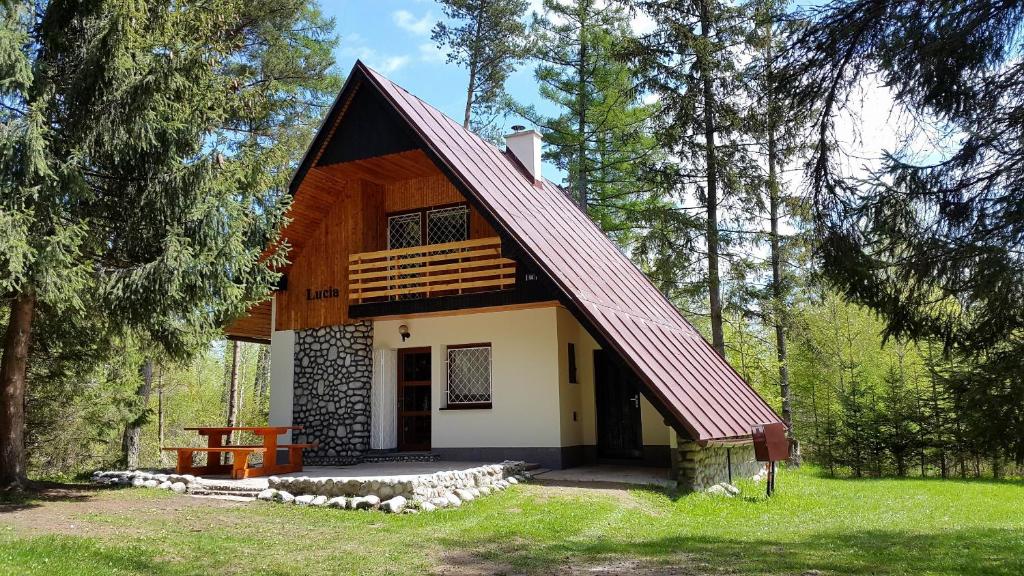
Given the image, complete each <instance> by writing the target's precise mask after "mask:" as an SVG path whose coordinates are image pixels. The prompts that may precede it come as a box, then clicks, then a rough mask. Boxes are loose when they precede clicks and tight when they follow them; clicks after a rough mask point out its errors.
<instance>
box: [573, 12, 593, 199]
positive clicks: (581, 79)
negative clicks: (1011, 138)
mask: <svg viewBox="0 0 1024 576" xmlns="http://www.w3.org/2000/svg"><path fill="white" fill-rule="evenodd" d="M584 32H585V26H584V25H583V24H582V23H581V24H580V35H579V40H580V53H579V60H577V62H576V64H577V71H576V73H577V74H578V78H577V80H578V82H577V85H576V86H577V87H576V90H577V93H576V105H577V110H576V131H577V132H578V133H579V139H580V140H579V149H578V150H577V152H576V154H577V156H578V161H579V165H578V166H577V167H576V198H577V201H578V202H579V203H580V209H581V210H583V213H584V214H589V212H588V211H587V208H588V206H589V204H590V198H588V196H589V195H588V193H587V192H588V190H587V188H588V186H590V183H589V182H588V181H587V41H586V38H585V34H584Z"/></svg>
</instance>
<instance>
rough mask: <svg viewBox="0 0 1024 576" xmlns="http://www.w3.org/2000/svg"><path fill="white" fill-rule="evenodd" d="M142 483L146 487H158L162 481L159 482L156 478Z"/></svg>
mask: <svg viewBox="0 0 1024 576" xmlns="http://www.w3.org/2000/svg"><path fill="white" fill-rule="evenodd" d="M142 485H143V486H144V487H146V488H156V487H157V486H159V485H160V483H159V482H157V481H156V480H146V481H145V482H143V483H142Z"/></svg>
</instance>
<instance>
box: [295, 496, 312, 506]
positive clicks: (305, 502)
mask: <svg viewBox="0 0 1024 576" xmlns="http://www.w3.org/2000/svg"><path fill="white" fill-rule="evenodd" d="M314 498H316V496H313V495H312V494H303V495H302V496H296V497H295V503H296V504H298V505H299V506H309V505H310V504H312V503H313V499H314Z"/></svg>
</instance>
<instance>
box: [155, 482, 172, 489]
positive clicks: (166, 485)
mask: <svg viewBox="0 0 1024 576" xmlns="http://www.w3.org/2000/svg"><path fill="white" fill-rule="evenodd" d="M171 486H172V484H171V483H170V482H168V481H167V480H164V481H163V482H161V483H160V485H159V486H157V488H159V489H161V490H170V489H171Z"/></svg>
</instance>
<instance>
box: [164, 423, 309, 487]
mask: <svg viewBox="0 0 1024 576" xmlns="http://www.w3.org/2000/svg"><path fill="white" fill-rule="evenodd" d="M185 430H192V431H195V432H197V433H198V434H199V435H200V436H206V438H207V443H206V444H207V445H206V447H205V448H197V447H191V446H183V447H177V448H163V450H174V451H176V452H177V453H178V465H177V467H176V470H177V472H178V474H194V475H197V476H199V475H202V476H208V475H211V474H231V477H232V478H234V479H236V480H240V479H242V478H252V477H253V476H270V475H272V474H287V473H289V472H301V471H302V451H303V450H304V449H306V448H313V447H314V446H315V444H278V443H277V437H278V436H280V435H281V434H284V433H286V432H289V431H291V430H302V426H199V427H195V428H185ZM235 431H244V432H252V433H253V434H255V435H257V436H260V437H262V438H263V443H262V444H261V445H258V446H242V445H232V444H228V443H226V442H225V441H224V437H225V436H228V435H230V434H231V433H232V432H235ZM279 448H286V449H288V462H287V463H285V464H278V463H277V450H278V449H279ZM196 452H204V453H206V466H194V465H193V464H192V455H193V454H194V453H196ZM225 454H231V455H232V456H233V458H232V463H231V464H227V463H225V462H224V455H225ZM253 454H263V464H262V465H261V466H256V467H250V466H249V457H250V456H252V455H253Z"/></svg>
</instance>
